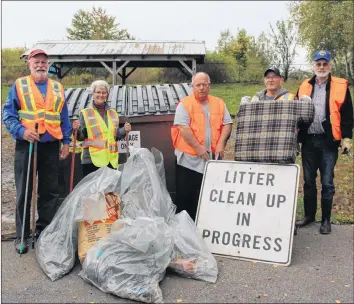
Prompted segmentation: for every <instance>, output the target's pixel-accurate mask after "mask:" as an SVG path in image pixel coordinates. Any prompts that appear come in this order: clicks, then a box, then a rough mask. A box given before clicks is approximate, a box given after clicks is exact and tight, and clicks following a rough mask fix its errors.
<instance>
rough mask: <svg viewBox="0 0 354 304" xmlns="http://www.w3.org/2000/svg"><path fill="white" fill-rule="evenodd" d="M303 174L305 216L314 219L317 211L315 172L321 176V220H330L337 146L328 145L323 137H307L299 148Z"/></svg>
mask: <svg viewBox="0 0 354 304" xmlns="http://www.w3.org/2000/svg"><path fill="white" fill-rule="evenodd" d="M301 157H302V168H303V173H304V209H305V216H306V217H309V218H311V219H314V218H315V216H316V210H317V187H316V178H317V170H319V171H320V174H321V184H322V191H321V209H322V220H324V219H330V217H331V211H332V202H333V196H334V193H335V187H334V182H333V180H334V167H335V166H336V162H337V159H338V146H337V145H335V144H333V145H331V144H328V141H327V140H326V137H325V135H315V136H313V135H307V138H306V140H305V141H304V142H303V144H302V147H301Z"/></svg>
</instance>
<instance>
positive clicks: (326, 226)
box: [320, 219, 332, 234]
mask: <svg viewBox="0 0 354 304" xmlns="http://www.w3.org/2000/svg"><path fill="white" fill-rule="evenodd" d="M331 231H332V228H331V221H330V220H329V219H324V220H322V223H321V227H320V233H321V234H330V233H331Z"/></svg>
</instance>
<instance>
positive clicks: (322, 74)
mask: <svg viewBox="0 0 354 304" xmlns="http://www.w3.org/2000/svg"><path fill="white" fill-rule="evenodd" d="M315 75H316V76H317V77H321V78H325V77H327V76H328V75H329V71H321V72H319V71H316V72H315Z"/></svg>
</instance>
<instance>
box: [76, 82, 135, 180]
mask: <svg viewBox="0 0 354 304" xmlns="http://www.w3.org/2000/svg"><path fill="white" fill-rule="evenodd" d="M91 90H92V94H93V102H92V105H90V106H89V107H88V108H86V109H83V110H81V111H80V116H79V119H78V120H75V121H73V129H74V130H78V132H77V140H79V141H83V143H82V144H83V145H82V153H81V164H82V171H83V176H84V177H85V176H86V175H88V174H90V173H92V172H94V171H96V170H97V169H98V168H100V167H104V166H108V167H110V168H114V169H116V168H117V167H118V155H119V154H118V144H117V141H118V140H120V139H122V138H124V136H125V135H126V134H127V133H128V132H130V131H131V125H130V124H129V123H128V122H126V123H125V124H124V127H123V128H119V118H118V113H117V112H116V111H115V110H114V109H111V108H110V107H109V106H108V104H107V98H108V94H109V85H108V83H107V82H105V81H103V80H97V81H94V82H93V83H92V85H91Z"/></svg>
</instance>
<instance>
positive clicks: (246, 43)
mask: <svg viewBox="0 0 354 304" xmlns="http://www.w3.org/2000/svg"><path fill="white" fill-rule="evenodd" d="M252 38H253V37H252V36H247V32H246V30H245V29H241V30H240V31H238V33H237V36H236V37H234V36H233V35H231V32H230V30H229V29H227V30H225V31H222V32H221V33H220V38H219V39H218V48H217V49H218V51H219V52H221V53H223V54H225V55H232V56H233V57H234V58H235V59H236V61H237V63H238V65H239V66H240V67H241V68H242V69H243V70H245V69H246V68H247V52H248V50H249V47H250V43H251V40H252Z"/></svg>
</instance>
